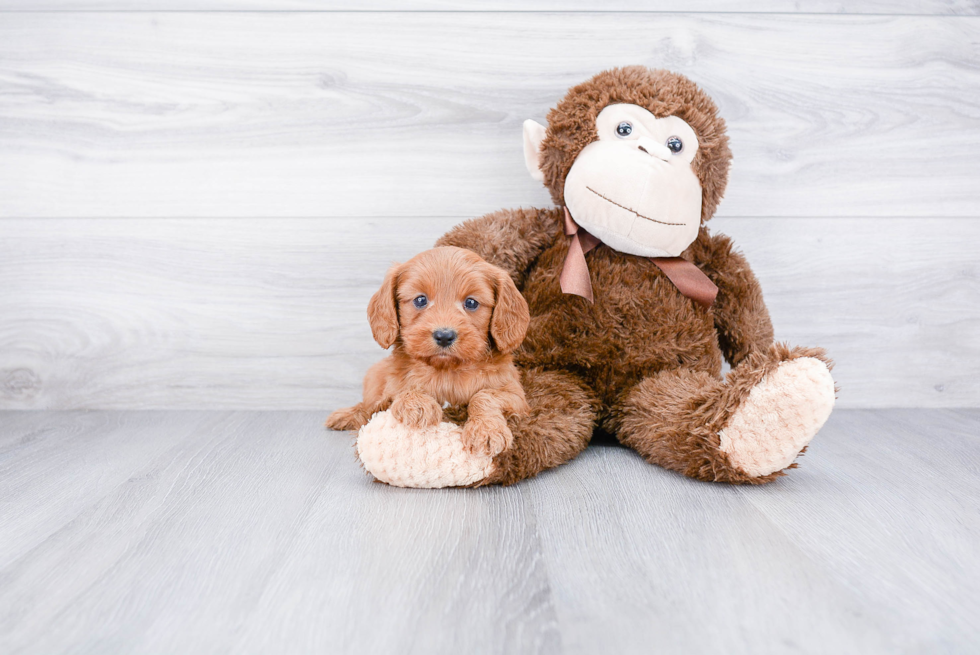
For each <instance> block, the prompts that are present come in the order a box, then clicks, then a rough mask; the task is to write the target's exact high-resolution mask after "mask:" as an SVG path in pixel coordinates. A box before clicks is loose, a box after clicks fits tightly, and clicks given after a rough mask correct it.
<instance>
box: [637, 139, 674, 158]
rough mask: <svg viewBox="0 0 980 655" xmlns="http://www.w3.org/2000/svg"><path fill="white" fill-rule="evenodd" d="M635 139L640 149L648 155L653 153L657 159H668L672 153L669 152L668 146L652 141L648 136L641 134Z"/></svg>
mask: <svg viewBox="0 0 980 655" xmlns="http://www.w3.org/2000/svg"><path fill="white" fill-rule="evenodd" d="M637 141H638V145H637V147H638V148H639V149H640V150H641V151H643V152H645V153H647V154H648V155H653V156H654V157H656V158H657V159H662V160H664V161H670V155H671V154H672V153H671V152H670V148H668V147H667V146H665V145H664V144H662V143H657V142H656V141H654V140H653V139H651V138H650V137H648V136H641V137H640V138H639V139H637Z"/></svg>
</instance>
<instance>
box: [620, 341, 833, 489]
mask: <svg viewBox="0 0 980 655" xmlns="http://www.w3.org/2000/svg"><path fill="white" fill-rule="evenodd" d="M829 368H830V364H829V362H828V361H827V360H826V358H825V356H824V353H823V351H822V350H819V349H806V348H793V349H791V348H789V347H787V346H785V345H782V344H774V345H773V346H771V347H770V348H769V350H767V351H763V352H757V353H753V354H752V355H750V356H749V357H747V358H746V359H745V360H744V361H742V362H741V363H740V364H739V365H738V367H737V368H735V369H734V370H733V371H732V372H731V373H730V374H729V375H728V378H727V379H726V380H724V381H722V380H719V379H717V378H715V377H714V376H712V375H710V374H708V373H705V372H703V371H692V370H688V369H677V370H672V371H662V372H660V373H658V374H656V375H653V376H651V377H649V378H646V379H645V380H643V381H642V382H640V383H639V384H637V385H636V386H635V387H634V388H633V389H632V390H631V391H630V392H629V393H628V394H627V395H626V396H625V400H624V401H623V402H622V403H620V404H619V405H618V406H617V407H616V408H614V412H613V417H612V421H611V422H612V424H613V425H612V427H613V429H614V430H615V431H616V433H617V436H618V438H619V440H620V441H622V442H623V443H624V444H626V445H627V446H630V447H631V448H633V449H635V450H636V451H637V452H639V453H640V454H641V455H642V456H643V457H644V458H645V459H646V460H647V461H649V462H652V463H654V464H659V465H660V466H663V467H664V468H668V469H671V470H674V471H678V472H680V473H683V474H684V475H687V476H689V477H692V478H697V479H699V480H708V481H714V482H735V483H748V484H761V483H764V482H770V481H771V480H773V479H775V478H777V477H779V476H780V475H783V473H782V472H781V471H782V470H784V469H787V468H794V467H795V466H796V465H795V464H793V460H794V459H795V458H796V456H797V455H798V454H799V453H800V452H801V451H802V450H803V449H804V448H806V446H807V444H808V443H809V442H810V440H811V439H812V438H813V436H814V435H815V434H816V433H817V431H818V430H819V429H820V428H821V427H822V426H823V424H824V422H825V421H826V420H827V417H828V416H830V411H831V409H833V405H834V394H835V390H834V381H833V379H832V378H831V376H830V370H829Z"/></svg>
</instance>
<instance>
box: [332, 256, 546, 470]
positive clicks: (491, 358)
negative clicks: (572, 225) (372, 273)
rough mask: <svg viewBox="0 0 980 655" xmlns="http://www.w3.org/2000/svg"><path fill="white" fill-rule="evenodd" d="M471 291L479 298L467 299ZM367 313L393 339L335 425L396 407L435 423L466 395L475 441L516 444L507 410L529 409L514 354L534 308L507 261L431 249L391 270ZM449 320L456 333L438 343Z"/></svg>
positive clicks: (479, 446)
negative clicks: (470, 304) (359, 396)
mask: <svg viewBox="0 0 980 655" xmlns="http://www.w3.org/2000/svg"><path fill="white" fill-rule="evenodd" d="M423 298H424V303H419V302H418V301H419V300H420V299H423ZM467 299H469V300H474V301H476V302H477V303H478V306H477V307H476V308H472V309H467V308H466V307H465V305H464V303H465V301H466V300H467ZM420 304H421V305H422V306H419V305H420ZM368 319H369V321H370V323H371V331H372V332H373V334H374V338H375V339H376V340H377V342H378V343H379V344H380V345H381V346H382V347H383V348H388V347H389V346H391V345H393V344H394V346H395V348H394V350H393V351H392V354H391V356H390V357H387V358H385V359H383V360H381V361H380V362H378V363H377V364H375V365H374V366H372V367H371V368H370V369H369V370H368V373H367V375H366V376H365V378H364V400H363V401H362V402H360V403H358V404H357V405H354V406H353V407H348V408H346V409H340V410H337V411H336V412H334V413H333V414H331V415H330V417H329V418H328V419H327V427H329V428H333V429H334V430H357V429H360V428H361V427H362V426H364V425H365V424H366V423H367V422H368V421H369V420H370V418H371V416H372V415H373V414H374V413H375V412H379V411H382V410H385V409H388V408H389V407H390V408H391V413H392V415H393V416H394V417H395V418H396V419H398V421H400V422H402V423H404V424H406V425H408V426H410V427H415V428H421V427H428V426H432V425H436V424H438V423H439V422H440V421H441V420H442V417H443V415H442V404H443V403H445V402H448V403H451V404H464V405H468V408H469V419H468V420H467V421H466V425H465V426H464V428H463V445H464V446H465V447H466V448H467V449H468V450H470V451H471V452H475V451H484V452H487V453H490V454H496V453H499V452H500V451H502V450H504V449H505V448H508V447H509V446H510V445H511V443H512V440H513V437H512V434H511V431H510V429H509V428H508V426H507V418H509V417H511V416H519V415H522V414H525V413H526V412H527V411H528V407H527V403H526V401H525V398H524V390H523V388H522V387H521V383H520V381H519V377H518V373H517V369H516V368H515V366H514V362H513V359H512V357H511V353H512V352H513V351H514V349H515V348H517V346H518V345H520V343H521V341H522V340H523V338H524V334H525V331H526V330H527V324H528V308H527V303H526V302H525V301H524V299H523V298H522V297H521V294H520V292H518V290H517V287H516V286H514V283H513V281H512V280H511V279H510V278H509V277H508V276H507V274H506V273H504V271H502V270H501V269H499V268H497V267H496V266H491V265H490V264H487V263H486V262H485V261H483V260H482V259H480V258H479V257H478V256H477V255H475V254H474V253H473V252H471V251H470V250H463V249H461V248H452V247H443V248H434V249H432V250H427V251H426V252H423V253H422V254H420V255H417V256H416V257H414V258H413V259H411V260H409V261H408V262H406V263H405V264H396V265H395V266H393V267H392V268H391V270H389V271H388V274H387V276H386V277H385V281H384V283H383V284H382V286H381V289H379V290H378V292H377V293H376V294H374V297H372V298H371V302H370V303H369V304H368ZM447 329H448V330H452V331H454V332H455V334H456V337H455V339H454V340H453V341H452V343H450V344H448V345H443V344H439V343H438V342H437V341H436V334H437V331H444V330H447Z"/></svg>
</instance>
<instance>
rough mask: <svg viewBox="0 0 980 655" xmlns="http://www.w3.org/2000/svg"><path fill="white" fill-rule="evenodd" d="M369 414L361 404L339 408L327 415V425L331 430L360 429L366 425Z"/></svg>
mask: <svg viewBox="0 0 980 655" xmlns="http://www.w3.org/2000/svg"><path fill="white" fill-rule="evenodd" d="M369 418H370V417H369V416H365V412H364V410H363V409H362V408H361V406H360V405H354V406H353V407H345V408H344V409H338V410H337V411H336V412H334V413H333V414H331V415H330V416H329V417H327V423H326V425H327V427H328V428H330V429H331V430H360V429H361V428H362V427H364V426H365V425H366V424H367V422H368V419H369Z"/></svg>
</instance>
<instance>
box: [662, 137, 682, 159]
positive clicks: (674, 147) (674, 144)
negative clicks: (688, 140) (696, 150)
mask: <svg viewBox="0 0 980 655" xmlns="http://www.w3.org/2000/svg"><path fill="white" fill-rule="evenodd" d="M665 145H666V146H667V149H668V150H670V151H671V152H672V153H674V154H675V155H676V154H677V153H679V152H680V151H681V150H683V149H684V142H683V141H681V140H680V139H678V138H677V137H676V136H672V137H670V138H669V139H667V143H666V144H665Z"/></svg>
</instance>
